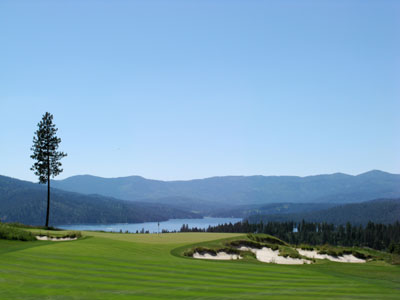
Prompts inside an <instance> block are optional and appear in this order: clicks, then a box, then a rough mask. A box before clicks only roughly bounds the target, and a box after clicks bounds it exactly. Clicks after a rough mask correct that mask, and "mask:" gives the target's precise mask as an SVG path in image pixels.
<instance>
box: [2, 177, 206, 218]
mask: <svg viewBox="0 0 400 300" xmlns="http://www.w3.org/2000/svg"><path fill="white" fill-rule="evenodd" d="M46 207H47V190H46V187H45V186H43V185H39V184H34V183H31V182H27V181H22V180H17V179H14V178H10V177H5V176H0V220H1V221H2V222H21V223H26V224H34V225H36V224H40V225H41V224H43V222H44V220H45V214H46ZM198 217H201V216H199V215H198V214H195V213H191V212H188V211H185V210H182V209H178V208H175V207H172V206H169V205H166V204H158V203H143V202H132V201H124V200H119V199H115V198H110V197H104V196H100V195H83V194H78V193H72V192H66V191H62V190H58V189H52V194H51V205H50V223H51V224H52V225H57V224H83V223H90V224H96V223H102V224H107V223H141V222H150V221H165V220H168V219H173V218H198Z"/></svg>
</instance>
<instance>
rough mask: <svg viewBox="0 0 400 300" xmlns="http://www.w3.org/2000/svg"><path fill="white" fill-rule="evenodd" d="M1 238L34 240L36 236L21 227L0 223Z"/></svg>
mask: <svg viewBox="0 0 400 300" xmlns="http://www.w3.org/2000/svg"><path fill="white" fill-rule="evenodd" d="M0 239H3V240H18V241H34V240H35V239H36V238H35V237H34V236H33V235H32V234H31V233H30V232H28V231H25V230H23V229H21V228H18V227H13V226H9V225H6V224H2V223H0Z"/></svg>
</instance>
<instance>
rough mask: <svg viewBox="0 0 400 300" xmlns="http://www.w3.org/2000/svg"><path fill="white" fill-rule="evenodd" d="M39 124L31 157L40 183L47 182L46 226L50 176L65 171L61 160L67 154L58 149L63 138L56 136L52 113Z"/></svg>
mask: <svg viewBox="0 0 400 300" xmlns="http://www.w3.org/2000/svg"><path fill="white" fill-rule="evenodd" d="M37 126H38V130H36V132H35V135H34V137H33V146H32V148H31V150H32V151H33V154H32V155H31V158H32V159H34V160H36V162H35V163H34V164H33V166H32V167H31V170H32V171H35V175H36V176H38V177H39V183H42V184H45V183H47V213H46V227H49V214H50V177H53V178H54V177H55V176H57V175H58V174H60V173H61V172H62V171H63V169H61V162H60V160H61V159H62V158H63V157H65V156H67V154H66V153H64V152H60V151H57V149H58V145H59V144H60V142H61V139H60V138H58V137H57V136H56V133H57V130H58V129H57V128H56V126H55V124H53V115H52V114H50V113H48V112H46V113H45V114H44V115H43V117H42V120H41V121H40V122H39V123H38V124H37Z"/></svg>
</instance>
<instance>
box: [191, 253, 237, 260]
mask: <svg viewBox="0 0 400 300" xmlns="http://www.w3.org/2000/svg"><path fill="white" fill-rule="evenodd" d="M193 258H200V259H217V260H233V259H241V257H240V256H239V255H237V254H228V253H226V252H218V253H217V255H212V254H210V253H204V254H200V253H198V252H195V253H194V254H193Z"/></svg>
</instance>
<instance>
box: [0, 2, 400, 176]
mask: <svg viewBox="0 0 400 300" xmlns="http://www.w3.org/2000/svg"><path fill="white" fill-rule="evenodd" d="M0 45H1V47H0V126H1V130H0V141H1V148H0V149H1V150H0V174H3V175H7V176H12V177H17V178H21V179H27V180H32V181H34V180H36V178H35V176H34V175H33V172H32V171H30V170H29V168H30V166H31V164H32V160H31V159H30V157H29V155H30V147H31V144H32V137H33V133H34V131H35V130H36V124H37V122H38V121H39V120H40V118H41V116H42V114H43V113H44V112H46V111H49V112H51V113H53V114H54V121H55V123H56V125H57V126H58V127H59V136H60V137H61V138H62V143H61V147H60V149H61V150H63V151H65V152H67V153H68V157H67V158H65V159H64V160H63V165H64V173H62V175H60V176H59V177H58V178H65V177H68V176H71V175H76V174H93V175H98V176H104V177H117V176H127V175H141V176H144V177H147V178H154V179H163V180H173V179H191V178H203V177H209V176H217V175H254V174H261V175H300V176H305V175H312V174H320V173H334V172H344V173H349V174H358V173H362V172H365V171H368V170H371V169H381V170H384V171H388V172H392V173H400V1H378V0H377V1H366V0H360V1H351V0H343V1H341V0H337V1H299V0H294V1H285V0H283V1H282V0H279V1H278V0H277V1H251V0H242V1H235V0H227V1H222V0H197V1H193V0H182V1H173V0H169V1H151V0H150V1H81V0H79V1H31V0H29V1H15V0H12V1H6V0H3V1H1V2H0Z"/></svg>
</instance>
